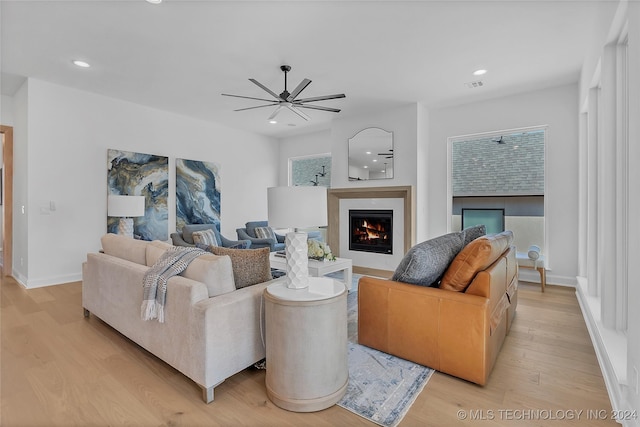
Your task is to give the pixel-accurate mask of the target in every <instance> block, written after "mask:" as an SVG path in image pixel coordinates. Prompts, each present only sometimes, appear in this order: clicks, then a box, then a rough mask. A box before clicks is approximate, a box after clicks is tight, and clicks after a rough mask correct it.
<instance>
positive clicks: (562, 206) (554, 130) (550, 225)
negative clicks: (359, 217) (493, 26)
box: [426, 84, 578, 285]
mask: <svg viewBox="0 0 640 427" xmlns="http://www.w3.org/2000/svg"><path fill="white" fill-rule="evenodd" d="M429 121H430V133H429V135H430V137H429V147H428V153H429V159H428V164H427V170H426V173H427V175H428V195H429V196H428V198H427V212H428V218H427V222H428V224H427V229H428V234H429V236H437V235H440V234H444V233H446V232H448V230H447V218H448V216H450V215H451V213H450V212H448V210H447V187H446V185H445V183H446V182H447V164H446V161H445V159H446V158H447V138H448V137H454V136H461V135H467V134H473V133H482V132H491V131H499V130H506V129H513V128H523V127H529V126H537V125H548V128H547V144H546V147H545V150H546V152H545V156H546V160H545V162H546V165H545V166H546V177H545V179H546V183H547V187H546V194H545V209H546V222H547V236H548V239H549V240H548V246H547V248H548V252H547V259H548V260H549V265H550V271H549V273H548V276H547V280H548V282H549V283H555V284H566V285H575V282H576V279H575V276H576V274H577V272H578V225H577V218H578V85H575V84H574V85H566V86H560V87H555V88H550V89H546V90H540V91H536V92H530V93H525V94H520V95H514V96H508V97H503V98H499V99H493V100H489V101H482V102H475V103H471V104H465V105H462V106H457V107H450V108H443V109H438V110H432V111H430V116H429Z"/></svg>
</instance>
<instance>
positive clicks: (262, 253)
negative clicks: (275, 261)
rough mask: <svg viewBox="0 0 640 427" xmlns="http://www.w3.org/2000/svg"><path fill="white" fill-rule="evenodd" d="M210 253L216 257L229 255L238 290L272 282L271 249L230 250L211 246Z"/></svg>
mask: <svg viewBox="0 0 640 427" xmlns="http://www.w3.org/2000/svg"><path fill="white" fill-rule="evenodd" d="M209 251H211V252H212V253H214V254H216V255H228V256H229V257H231V266H232V268H233V278H234V280H235V282H236V289H240V288H244V287H247V286H251V285H255V284H257V283H262V282H267V281H269V280H271V266H270V265H269V248H260V249H230V248H223V247H221V246H210V247H209Z"/></svg>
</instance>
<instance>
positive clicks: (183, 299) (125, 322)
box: [82, 234, 273, 403]
mask: <svg viewBox="0 0 640 427" xmlns="http://www.w3.org/2000/svg"><path fill="white" fill-rule="evenodd" d="M169 246H170V245H168V244H167V243H164V242H159V241H155V242H145V241H140V240H134V239H130V238H126V237H122V236H118V235H115V234H107V235H105V236H104V237H103V238H102V248H103V250H102V251H101V253H90V254H88V255H87V261H86V262H85V263H84V264H83V268H82V305H83V307H84V310H85V316H87V317H88V316H89V314H90V313H93V314H94V315H95V316H97V317H98V318H100V319H101V320H103V321H104V322H106V323H108V324H109V325H110V326H111V327H113V328H114V329H116V330H117V331H119V332H120V333H122V334H123V335H125V336H126V337H127V338H129V339H131V340H132V341H134V342H135V343H137V344H138V345H140V346H141V347H143V348H144V349H146V350H148V351H149V352H151V353H152V354H154V355H155V356H157V357H158V358H160V359H162V360H163V361H165V362H166V363H168V364H169V365H171V366H173V367H174V368H175V369H177V370H178V371H180V372H182V373H183V374H184V375H186V376H187V377H189V378H190V379H192V380H193V381H194V382H196V383H197V384H198V385H199V386H200V387H201V388H202V390H203V398H204V400H205V402H207V403H209V402H211V401H213V389H214V387H215V386H217V385H218V384H220V383H221V382H223V381H224V380H225V379H226V378H228V377H230V376H232V375H234V374H236V373H237V372H240V371H241V370H243V369H245V368H247V367H248V366H251V365H252V364H254V363H256V362H257V361H259V360H261V359H263V358H264V357H265V348H264V342H263V338H262V333H261V329H262V328H261V325H262V312H261V311H262V310H261V299H262V293H263V290H264V288H265V287H266V286H268V285H269V284H270V283H272V282H273V281H269V282H264V283H259V284H256V285H253V286H247V287H244V288H240V289H237V290H236V288H235V284H234V278H233V271H232V266H231V260H230V258H229V257H228V256H216V255H213V254H211V255H209V254H207V255H203V256H200V257H198V258H197V259H196V260H195V261H193V262H192V263H191V264H190V265H189V267H188V268H187V270H185V271H184V272H183V273H182V275H180V276H175V277H173V278H171V279H170V280H169V282H168V285H167V300H166V305H165V321H164V323H159V322H157V321H156V320H152V321H143V320H142V319H141V315H140V307H141V303H142V291H143V287H142V283H143V276H144V274H145V272H146V271H147V270H148V269H149V266H150V265H153V263H154V262H155V261H156V260H157V259H158V257H160V255H161V254H162V253H163V252H164V251H165V250H166V249H167V248H168V247H169Z"/></svg>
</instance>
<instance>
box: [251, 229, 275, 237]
mask: <svg viewBox="0 0 640 427" xmlns="http://www.w3.org/2000/svg"><path fill="white" fill-rule="evenodd" d="M255 233H256V237H257V238H258V239H270V240H276V233H275V232H274V231H273V229H272V228H271V227H256V228H255Z"/></svg>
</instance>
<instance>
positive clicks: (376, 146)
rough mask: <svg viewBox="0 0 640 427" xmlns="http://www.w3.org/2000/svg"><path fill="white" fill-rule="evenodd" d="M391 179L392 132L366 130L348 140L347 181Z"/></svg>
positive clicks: (374, 129)
mask: <svg viewBox="0 0 640 427" xmlns="http://www.w3.org/2000/svg"><path fill="white" fill-rule="evenodd" d="M389 178H393V132H387V131H386V130H384V129H380V128H373V127H372V128H366V129H363V130H361V131H360V132H358V133H357V134H355V135H354V136H353V138H349V181H366V180H370V179H389Z"/></svg>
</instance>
